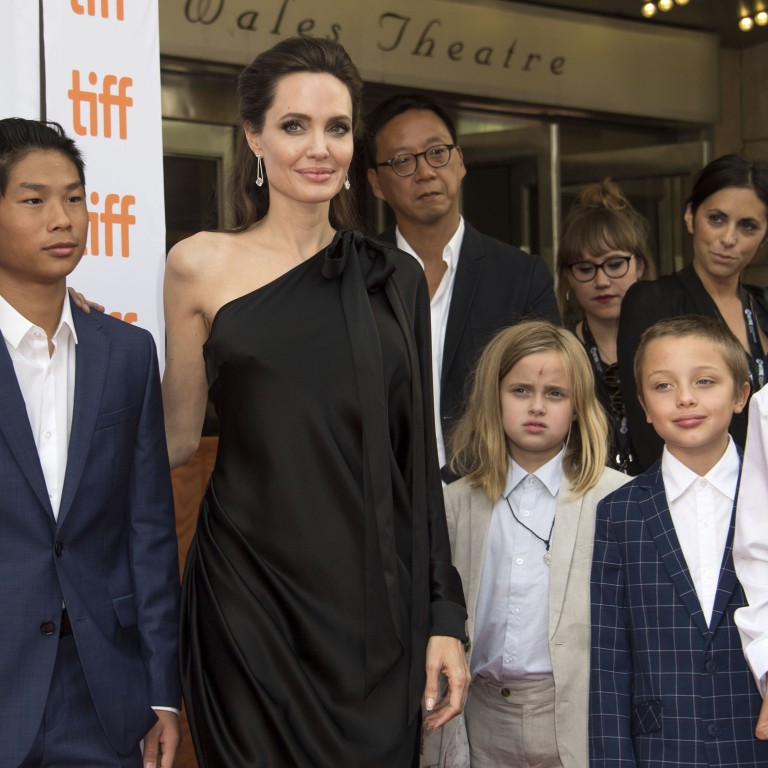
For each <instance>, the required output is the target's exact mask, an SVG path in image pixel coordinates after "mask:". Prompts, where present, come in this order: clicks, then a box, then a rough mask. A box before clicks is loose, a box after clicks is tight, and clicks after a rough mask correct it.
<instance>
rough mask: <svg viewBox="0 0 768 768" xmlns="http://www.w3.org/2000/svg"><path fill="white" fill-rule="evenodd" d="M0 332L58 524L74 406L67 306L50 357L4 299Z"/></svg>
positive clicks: (72, 334) (44, 342)
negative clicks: (22, 400) (21, 397)
mask: <svg viewBox="0 0 768 768" xmlns="http://www.w3.org/2000/svg"><path fill="white" fill-rule="evenodd" d="M0 329H2V333H3V339H4V340H5V346H6V348H7V349H8V353H9V355H10V356H11V362H12V363H13V369H14V371H15V372H16V379H17V380H18V382H19V387H20V389H21V394H22V396H23V397H24V403H25V404H26V406H27V416H28V418H29V424H30V426H31V428H32V435H33V437H34V439H35V445H36V446H37V452H38V454H39V456H40V464H41V466H42V468H43V476H44V478H45V485H46V488H47V489H48V498H49V499H50V501H51V508H52V509H53V514H54V517H55V518H57V519H58V515H59V505H60V503H61V489H62V486H63V485H64V475H65V473H66V470H67V449H68V446H69V434H70V430H71V429H72V409H73V405H74V402H75V347H76V344H77V333H76V331H75V325H74V322H73V320H72V311H71V309H70V306H69V300H68V299H65V300H64V304H63V306H62V310H61V318H60V320H59V324H58V326H57V328H56V332H55V333H54V334H53V337H52V338H51V343H52V344H53V347H54V349H53V353H52V354H51V353H49V349H48V337H47V335H46V333H45V331H44V330H43V329H42V328H40V327H39V326H36V325H34V323H32V322H30V321H29V320H27V319H26V318H25V317H24V316H23V315H21V314H19V313H18V312H17V311H16V310H15V309H14V308H13V307H12V306H11V305H10V304H9V303H8V302H7V301H6V300H5V299H4V298H3V297H2V296H0Z"/></svg>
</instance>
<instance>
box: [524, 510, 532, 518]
mask: <svg viewBox="0 0 768 768" xmlns="http://www.w3.org/2000/svg"><path fill="white" fill-rule="evenodd" d="M530 516H531V513H530V512H529V511H528V510H527V509H526V510H524V511H523V517H530Z"/></svg>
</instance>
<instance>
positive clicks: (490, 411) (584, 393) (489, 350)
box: [449, 320, 608, 501]
mask: <svg viewBox="0 0 768 768" xmlns="http://www.w3.org/2000/svg"><path fill="white" fill-rule="evenodd" d="M549 351H553V352H558V353H559V354H560V356H561V358H562V360H563V367H564V368H565V372H566V374H567V376H568V383H569V387H570V392H571V403H572V404H573V413H574V416H575V420H574V422H573V426H572V427H571V431H570V433H569V436H568V439H567V441H566V442H567V445H566V449H565V456H564V457H563V472H564V474H565V476H566V478H567V479H568V481H569V483H570V485H571V493H572V494H573V495H574V496H581V495H583V494H584V493H586V492H587V491H588V490H589V489H590V488H592V487H594V485H595V484H596V483H597V481H598V480H599V479H600V475H601V474H602V472H603V469H604V467H605V461H606V458H607V452H608V449H607V443H608V420H607V418H606V416H605V413H604V412H603V409H602V407H601V405H600V403H599V402H598V400H597V397H596V395H595V379H594V376H593V374H592V366H591V365H590V362H589V358H588V357H587V353H586V351H585V350H584V346H583V345H582V343H581V342H580V341H579V340H578V339H577V338H576V337H575V336H574V335H573V334H572V333H571V332H570V331H566V330H565V329H563V328H559V327H557V326H556V325H553V324H552V323H549V322H546V321H543V320H532V321H529V322H524V323H519V324H518V325H514V326H512V327H510V328H505V329H504V330H502V331H499V333H497V334H496V336H494V337H493V338H492V339H491V341H490V342H488V345H487V346H486V347H485V349H483V352H482V354H481V355H480V359H479V361H478V363H477V366H476V367H475V370H474V372H473V374H472V378H471V390H470V394H469V400H468V403H467V409H466V411H465V413H464V415H463V416H462V417H461V419H460V420H459V423H458V424H457V426H456V429H455V430H454V431H453V432H452V433H451V435H450V438H449V447H450V453H451V465H450V466H451V469H452V470H453V471H454V472H455V473H456V474H459V475H464V476H466V478H467V481H468V482H469V483H471V484H472V485H474V486H476V487H479V488H482V489H483V491H485V493H486V495H487V496H488V498H489V499H492V500H494V501H495V500H496V499H498V498H499V497H500V496H501V494H502V493H503V492H504V486H505V485H506V481H507V469H508V462H509V451H508V449H507V437H506V435H505V433H504V427H503V424H502V419H501V401H500V392H499V386H500V383H501V381H502V379H503V378H504V377H505V376H506V375H507V374H508V373H509V372H510V370H512V368H513V367H514V366H515V365H516V364H517V363H518V362H520V360H522V359H523V358H524V357H528V355H533V354H536V353H537V352H549Z"/></svg>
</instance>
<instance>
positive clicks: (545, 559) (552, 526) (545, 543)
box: [504, 496, 555, 565]
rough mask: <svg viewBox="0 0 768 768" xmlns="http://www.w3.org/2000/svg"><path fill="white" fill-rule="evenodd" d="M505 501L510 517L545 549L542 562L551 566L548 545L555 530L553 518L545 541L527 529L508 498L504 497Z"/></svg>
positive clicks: (550, 554) (550, 553)
mask: <svg viewBox="0 0 768 768" xmlns="http://www.w3.org/2000/svg"><path fill="white" fill-rule="evenodd" d="M504 498H505V499H506V500H507V506H508V507H509V511H510V512H511V513H512V517H514V518H515V520H516V521H517V522H518V523H519V524H520V525H522V526H523V528H525V530H526V531H528V533H531V534H533V535H534V536H535V537H536V538H537V539H538V540H539V541H540V542H541V543H542V544H544V546H545V547H546V548H547V551H546V552H545V553H544V562H545V563H546V564H547V565H552V552H551V551H550V549H549V547H550V543H551V542H552V531H554V530H555V518H554V517H553V518H552V525H551V526H550V527H549V536H547V538H546V539H542V538H541V536H539V534H538V533H536V531H534V530H532V529H531V528H529V527H528V526H527V525H526V524H525V523H524V522H523V521H522V520H521V519H520V518H519V517H518V516H517V515H516V514H515V510H514V509H512V504H511V503H510V501H509V496H505V497H504Z"/></svg>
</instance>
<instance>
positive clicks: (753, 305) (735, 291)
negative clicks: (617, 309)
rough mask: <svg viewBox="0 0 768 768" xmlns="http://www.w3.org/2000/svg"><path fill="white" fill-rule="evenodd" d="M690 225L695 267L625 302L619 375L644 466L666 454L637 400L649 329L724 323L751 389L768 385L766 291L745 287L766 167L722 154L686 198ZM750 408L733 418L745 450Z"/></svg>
mask: <svg viewBox="0 0 768 768" xmlns="http://www.w3.org/2000/svg"><path fill="white" fill-rule="evenodd" d="M685 224H686V226H687V228H688V232H689V234H690V235H691V236H692V237H693V263H692V264H691V265H690V266H687V267H685V268H684V269H682V270H680V271H679V272H676V273H675V274H673V275H669V276H667V277H661V278H659V279H658V280H656V281H655V282H644V283H637V284H636V285H635V286H633V287H632V288H631V289H630V290H629V291H628V292H627V295H626V296H625V297H624V302H623V303H622V307H621V319H620V322H619V341H618V352H619V373H620V377H621V386H622V391H623V392H624V402H625V404H626V409H627V416H628V418H629V430H630V434H631V435H632V439H633V442H634V445H635V450H636V453H637V456H638V460H639V463H640V468H641V469H643V470H645V469H647V468H648V467H649V466H650V465H651V464H653V462H654V461H656V459H658V458H659V457H660V456H661V451H662V442H661V439H660V438H659V437H658V436H657V435H656V433H655V432H654V430H653V429H652V428H651V426H650V425H649V424H648V423H646V419H645V414H644V412H643V409H642V407H641V405H640V403H639V401H638V399H637V390H636V386H635V380H634V374H633V358H634V353H635V350H636V349H637V346H638V344H639V342H640V337H641V336H642V334H643V331H645V329H646V328H649V327H650V326H651V325H653V324H654V323H655V322H656V321H657V320H661V319H662V318H666V317H673V316H675V315H690V314H698V315H707V316H709V317H715V318H717V319H719V320H720V321H721V322H723V323H725V324H726V325H727V326H728V327H729V328H730V329H731V331H733V333H734V334H735V335H736V338H737V339H738V340H739V341H740V342H741V345H742V346H743V347H744V354H745V355H746V357H747V362H748V364H749V377H750V385H751V390H752V392H756V391H757V390H758V389H760V388H761V387H762V386H763V385H764V384H765V382H766V356H765V355H766V350H768V291H766V289H765V288H761V287H758V286H754V285H747V284H746V283H742V282H741V273H742V272H743V271H744V269H745V268H746V267H747V266H748V265H749V264H750V263H751V261H752V259H753V258H754V257H755V254H756V253H757V251H758V250H759V248H760V247H761V246H762V245H763V244H764V243H765V241H766V237H768V164H767V163H763V162H758V161H751V160H748V159H747V158H744V157H741V156H739V155H724V156H723V157H719V158H717V159H716V160H713V161H712V162H711V163H709V165H707V166H706V167H705V168H703V169H702V170H701V171H700V172H699V174H698V176H697V177H696V180H695V181H694V185H693V191H692V192H691V196H690V197H689V198H688V205H687V207H686V211H685ZM746 414H747V409H746V408H745V409H744V410H743V412H742V413H741V414H735V415H734V417H733V419H732V420H731V426H730V430H729V431H730V433H731V435H732V437H733V439H734V440H735V441H736V442H737V443H738V444H739V445H740V446H741V447H743V446H744V441H745V439H746V432H747V415H746Z"/></svg>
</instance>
